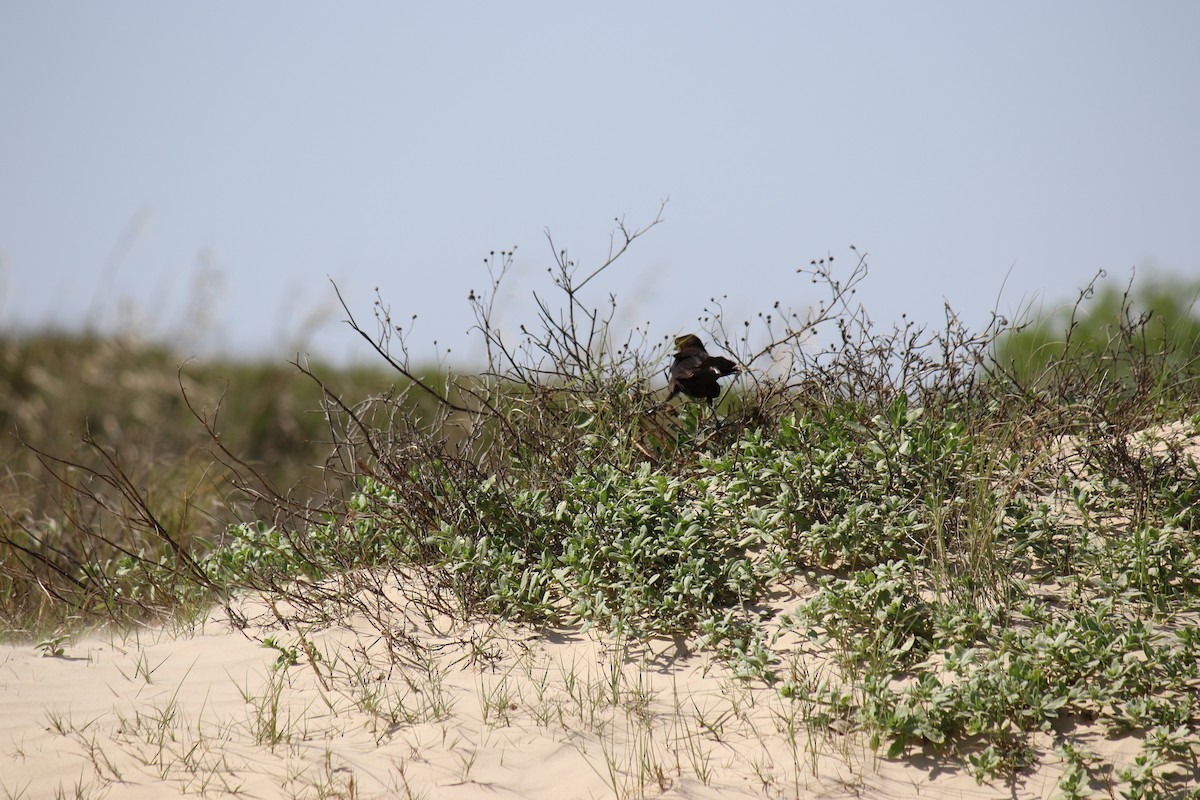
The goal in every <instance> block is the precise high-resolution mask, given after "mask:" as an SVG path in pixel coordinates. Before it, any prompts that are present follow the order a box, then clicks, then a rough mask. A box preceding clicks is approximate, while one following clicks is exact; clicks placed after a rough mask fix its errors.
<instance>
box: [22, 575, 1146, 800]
mask: <svg viewBox="0 0 1200 800" xmlns="http://www.w3.org/2000/svg"><path fill="white" fill-rule="evenodd" d="M794 602H795V598H791V599H790V600H789V599H786V598H785V599H782V600H781V601H780V603H779V605H780V606H781V607H787V606H789V605H791V604H793V603H794ZM248 607H249V606H248ZM256 608H257V610H258V611H260V612H261V611H263V607H261V606H260V607H256ZM243 610H244V609H243ZM265 619H266V615H265V614H264V615H263V617H262V618H261V619H259V620H256V624H255V625H251V626H249V627H247V628H246V631H245V633H242V632H239V631H237V630H234V629H232V628H231V626H230V625H229V624H228V623H227V622H226V621H224V620H223V619H222V618H220V617H214V618H212V619H210V620H209V621H208V622H206V623H205V624H204V626H203V630H199V631H188V632H181V633H178V634H175V635H172V634H169V633H168V632H166V631H164V630H146V631H141V632H139V633H136V634H128V635H124V636H112V637H109V638H92V639H87V640H83V641H78V642H74V643H68V644H67V645H66V647H65V653H64V657H45V656H43V654H42V653H41V652H40V651H39V650H38V649H37V648H35V647H32V646H27V645H26V646H4V647H2V648H0V798H6V797H22V798H50V797H55V796H65V797H76V796H79V797H93V798H100V797H108V798H127V797H128V798H168V797H183V796H203V797H227V796H240V797H259V798H273V797H303V798H320V797H326V798H351V797H353V798H368V797H370V798H390V797H401V798H406V797H424V798H547V800H550V799H551V798H553V799H555V800H558V799H559V798H607V797H666V798H714V799H715V798H741V797H768V798H783V797H804V798H807V797H878V798H894V797H916V796H920V797H933V798H1002V797H1003V798H1013V797H1017V798H1023V797H1049V796H1050V795H1052V794H1053V792H1054V789H1055V784H1056V780H1057V776H1058V774H1059V770H1058V769H1057V766H1056V759H1055V758H1054V756H1052V755H1051V756H1050V757H1049V758H1048V759H1046V761H1047V762H1048V765H1047V766H1044V767H1043V768H1042V769H1041V771H1040V772H1038V773H1036V774H1034V775H1031V776H1024V777H1023V778H1022V779H1021V780H1020V781H1019V782H1018V783H1017V784H1016V785H1015V786H1005V785H991V786H987V785H985V786H979V785H977V784H976V782H975V781H974V779H973V778H971V777H970V776H969V775H967V774H966V773H965V772H964V771H963V770H962V769H960V768H958V767H956V766H954V765H952V764H948V763H940V764H939V763H937V762H936V761H934V760H932V759H926V758H922V757H921V756H920V755H919V754H915V755H911V756H910V758H908V759H907V760H903V761H896V762H892V761H887V760H883V759H881V758H880V757H878V756H877V755H875V754H874V753H873V752H872V751H871V750H870V749H869V748H868V747H867V746H866V743H865V742H864V741H863V739H862V737H860V736H859V735H857V734H854V733H850V734H848V735H846V734H842V733H838V732H835V731H834V730H831V729H830V728H829V727H828V726H825V727H820V728H818V729H816V730H813V729H811V728H810V727H808V725H807V723H806V721H805V720H806V713H805V709H803V708H801V707H800V705H799V704H798V703H795V702H793V701H790V700H787V699H785V698H783V697H781V696H780V694H779V692H778V691H776V690H773V689H771V688H768V687H766V686H763V685H761V683H747V682H743V681H740V680H737V679H735V678H733V677H732V676H731V675H730V674H729V672H728V670H727V669H726V668H725V667H723V666H721V665H719V664H716V663H714V662H713V661H712V660H711V659H709V658H707V657H704V656H698V655H690V654H686V653H681V651H680V649H679V648H680V647H681V643H676V642H671V641H662V642H655V643H653V644H652V645H650V646H639V647H635V648H634V647H631V648H625V649H622V648H621V647H619V646H617V645H616V644H615V643H614V642H613V641H612V640H611V639H604V638H603V637H599V636H592V635H589V634H581V633H578V632H570V631H566V632H563V631H558V632H543V633H541V634H536V635H535V634H534V632H532V631H530V630H528V629H518V628H505V629H486V628H483V627H480V626H477V627H475V628H457V629H450V628H447V629H446V630H443V631H442V632H441V633H438V634H433V633H429V632H423V633H421V634H420V639H421V642H422V643H423V644H424V645H426V646H428V647H430V648H433V649H431V650H428V651H426V652H427V654H428V657H429V660H427V661H426V662H425V663H424V664H420V663H417V664H406V665H392V664H391V663H390V659H389V658H388V656H387V649H386V647H385V646H384V643H383V639H382V637H381V636H380V634H379V632H378V631H377V630H375V629H372V628H370V627H369V626H366V625H357V626H353V629H350V628H348V627H345V626H342V627H338V628H333V629H326V630H321V631H315V632H312V633H311V634H309V635H308V636H307V637H306V640H307V641H308V642H309V643H310V645H311V648H312V650H311V652H313V653H319V655H318V656H316V658H315V663H316V665H317V668H316V669H314V667H313V662H311V661H310V659H309V658H308V657H307V656H305V655H304V653H303V648H299V650H300V652H299V663H297V664H295V665H293V666H290V667H278V668H277V667H276V666H275V661H276V658H277V656H278V655H279V651H278V650H276V649H271V648H264V647H262V646H261V645H260V644H259V643H258V641H255V639H261V638H262V637H263V636H264V635H268V634H269V635H273V636H274V637H275V639H276V641H277V642H278V643H279V644H280V645H281V646H283V647H291V646H295V645H296V644H297V643H298V642H299V641H300V636H299V634H298V632H297V630H296V628H295V627H294V626H293V627H292V629H291V630H284V629H282V628H281V627H279V626H278V624H277V623H276V625H275V626H274V627H273V628H269V627H268V626H266V625H265V624H263V621H264V620H265ZM360 622H361V620H360ZM395 625H396V626H397V627H395V628H393V629H392V630H397V631H398V630H401V629H402V628H403V629H407V630H408V631H409V632H410V633H414V632H416V631H417V630H418V629H417V627H415V623H414V622H413V620H412V619H408V620H397V621H396V623H395ZM405 654H407V655H412V654H413V651H411V650H409V651H405ZM418 660H419V659H418ZM794 663H795V668H796V669H797V670H798V671H799V672H800V673H801V674H808V675H809V676H811V677H814V678H820V677H821V676H822V675H823V674H824V673H825V670H824V667H823V666H822V664H821V663H820V662H819V661H813V660H812V658H811V656H810V657H807V660H802V659H797V660H796V661H795V662H794ZM318 672H319V674H318ZM835 727H836V726H835ZM1135 747H1136V743H1135V742H1129V743H1128V750H1129V755H1128V756H1126V758H1125V759H1124V760H1127V759H1128V757H1131V756H1132V753H1133V751H1134V749H1135Z"/></svg>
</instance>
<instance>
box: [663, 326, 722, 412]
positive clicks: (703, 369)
mask: <svg viewBox="0 0 1200 800" xmlns="http://www.w3.org/2000/svg"><path fill="white" fill-rule="evenodd" d="M675 347H676V350H677V352H676V353H675V363H674V364H672V365H671V380H670V382H669V383H668V384H667V389H668V392H667V399H666V400H664V401H663V402H664V403H666V402H667V400H670V399H671V398H672V397H674V396H675V395H677V394H679V393H680V392H683V393H684V394H686V395H687V396H688V397H694V398H696V399H697V400H704V401H706V402H707V403H708V406H709V408H712V405H713V401H714V400H716V399H717V398H718V397H720V396H721V386H720V384H718V383H717V378H724V377H725V376H726V375H736V374H737V373H738V372H739V370H738V365H737V364H735V363H733V362H732V361H730V360H729V359H728V358H725V356H710V355H709V354H708V351H707V350H705V349H704V343H703V342H701V341H700V337H699V336H697V335H696V334H694V333H689V334H687V335H685V336H679V337H676V339H675Z"/></svg>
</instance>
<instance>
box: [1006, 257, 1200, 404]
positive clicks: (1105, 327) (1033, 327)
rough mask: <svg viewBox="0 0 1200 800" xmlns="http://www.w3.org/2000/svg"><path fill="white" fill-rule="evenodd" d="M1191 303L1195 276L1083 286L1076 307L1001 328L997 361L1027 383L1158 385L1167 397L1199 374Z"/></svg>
mask: <svg viewBox="0 0 1200 800" xmlns="http://www.w3.org/2000/svg"><path fill="white" fill-rule="evenodd" d="M1198 301H1200V280H1191V281H1182V280H1170V279H1165V278H1160V279H1149V280H1143V281H1141V282H1139V283H1137V284H1134V285H1130V286H1126V287H1121V286H1118V285H1117V284H1114V283H1112V282H1109V283H1105V284H1103V285H1101V286H1100V287H1099V288H1094V287H1089V289H1088V291H1086V292H1085V293H1084V294H1083V296H1082V297H1081V298H1080V301H1079V302H1078V303H1076V304H1075V305H1073V306H1070V307H1061V308H1059V309H1058V310H1056V311H1054V312H1052V313H1050V314H1048V315H1044V316H1038V317H1035V318H1033V319H1031V320H1027V321H1025V322H1024V324H1022V325H1019V326H1017V327H1015V328H1013V329H1012V330H1009V331H1007V332H1006V333H1005V334H1004V335H1003V336H1001V337H1000V338H999V339H998V340H997V343H996V351H995V359H996V363H997V365H998V367H999V368H1000V369H1002V370H1004V371H1005V372H1006V373H1007V376H1008V378H1009V379H1011V380H1012V381H1013V382H1015V383H1017V384H1019V385H1021V386H1025V387H1029V388H1040V387H1046V386H1048V385H1051V384H1053V383H1054V382H1055V381H1059V380H1070V381H1075V382H1078V383H1081V384H1082V385H1083V386H1088V387H1095V388H1097V389H1102V390H1104V391H1110V392H1112V391H1114V390H1119V391H1120V392H1124V393H1129V392H1141V393H1143V394H1146V393H1148V392H1149V391H1150V389H1151V388H1152V386H1153V385H1154V384H1157V386H1158V389H1159V392H1158V394H1162V393H1167V394H1169V395H1173V394H1174V393H1175V392H1176V391H1177V390H1178V389H1180V388H1183V387H1190V385H1191V384H1192V383H1193V382H1194V381H1196V380H1197V379H1200V306H1198V305H1197V303H1198ZM1064 371H1073V372H1075V373H1077V374H1075V375H1072V376H1066V375H1062V374H1060V373H1063V372H1064ZM1089 378H1090V379H1089Z"/></svg>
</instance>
